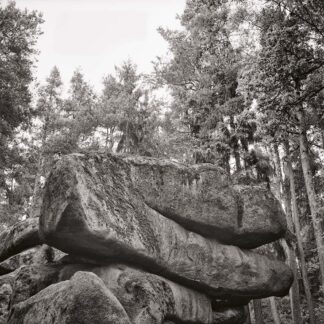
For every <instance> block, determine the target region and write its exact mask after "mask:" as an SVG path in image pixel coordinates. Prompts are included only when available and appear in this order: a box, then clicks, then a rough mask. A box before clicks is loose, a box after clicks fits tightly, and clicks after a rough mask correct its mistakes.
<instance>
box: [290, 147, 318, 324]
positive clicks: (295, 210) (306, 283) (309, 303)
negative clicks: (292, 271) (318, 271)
mask: <svg viewBox="0 0 324 324" xmlns="http://www.w3.org/2000/svg"><path fill="white" fill-rule="evenodd" d="M285 151H286V168H287V173H288V177H289V184H290V195H291V210H292V219H293V222H294V225H295V229H296V231H295V234H296V237H297V246H298V251H299V259H300V268H301V273H302V278H303V284H304V289H305V295H306V300H307V306H308V312H309V319H310V323H311V324H315V323H316V320H315V312H314V305H313V300H312V294H311V290H310V284H309V280H308V276H307V267H306V261H305V253H304V247H303V240H302V237H301V228H300V222H299V215H298V207H297V198H296V186H295V178H294V172H293V168H292V163H291V159H290V152H289V143H288V142H286V143H285Z"/></svg>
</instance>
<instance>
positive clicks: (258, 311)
mask: <svg viewBox="0 0 324 324" xmlns="http://www.w3.org/2000/svg"><path fill="white" fill-rule="evenodd" d="M253 309H254V318H255V324H263V317H262V303H261V299H253Z"/></svg>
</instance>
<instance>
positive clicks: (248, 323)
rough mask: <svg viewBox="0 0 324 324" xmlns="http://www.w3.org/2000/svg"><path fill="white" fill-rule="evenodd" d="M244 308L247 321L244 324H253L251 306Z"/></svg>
mask: <svg viewBox="0 0 324 324" xmlns="http://www.w3.org/2000/svg"><path fill="white" fill-rule="evenodd" d="M244 308H245V312H246V319H245V322H244V324H252V322H251V312H250V307H249V305H246V306H245V307H244Z"/></svg>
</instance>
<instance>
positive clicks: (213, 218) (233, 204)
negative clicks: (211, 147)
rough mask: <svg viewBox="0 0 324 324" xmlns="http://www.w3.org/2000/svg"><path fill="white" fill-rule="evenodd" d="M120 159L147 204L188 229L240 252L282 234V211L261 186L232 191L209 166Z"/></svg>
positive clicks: (220, 173) (223, 176)
mask: <svg viewBox="0 0 324 324" xmlns="http://www.w3.org/2000/svg"><path fill="white" fill-rule="evenodd" d="M123 160H124V161H125V162H126V164H125V165H123V167H124V168H129V166H130V172H129V176H130V178H131V181H132V182H133V185H134V187H136V189H137V190H138V191H139V192H140V193H141V195H142V196H143V198H144V201H145V203H146V204H147V205H148V206H150V207H151V208H153V209H155V210H156V211H158V212H159V213H161V214H162V215H164V216H166V217H168V218H171V219H173V220H175V221H176V222H178V223H180V224H181V225H183V226H184V227H185V228H187V229H189V230H192V231H194V232H197V233H200V234H202V235H203V236H209V237H213V238H216V239H217V240H219V241H222V242H224V243H227V244H231V245H237V246H240V247H244V248H254V247H257V246H259V245H262V244H265V243H268V242H271V241H274V240H276V239H278V238H279V237H282V236H283V235H284V233H285V230H286V222H285V216H284V213H283V211H282V208H281V206H280V204H279V202H278V201H277V200H276V199H275V197H274V196H273V195H272V193H271V192H270V191H269V190H267V188H265V187H264V186H262V185H254V186H244V185H236V186H234V185H233V184H232V183H231V181H230V180H229V178H228V176H227V174H226V173H225V172H224V171H223V170H222V169H220V168H218V167H217V166H214V165H211V164H210V165H209V164H202V165H194V166H186V165H184V164H180V163H176V162H172V161H168V160H158V159H153V158H144V157H124V158H123ZM125 172H128V170H127V171H126V170H125ZM121 181H125V182H127V181H128V179H127V178H124V179H122V180H121Z"/></svg>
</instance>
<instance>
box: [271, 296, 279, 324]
mask: <svg viewBox="0 0 324 324" xmlns="http://www.w3.org/2000/svg"><path fill="white" fill-rule="evenodd" d="M269 301H270V307H271V313H272V317H273V322H274V324H280V323H281V321H280V316H279V312H278V308H277V303H276V299H275V298H274V297H270V298H269Z"/></svg>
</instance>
